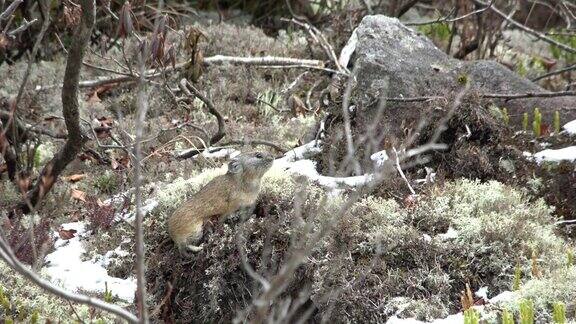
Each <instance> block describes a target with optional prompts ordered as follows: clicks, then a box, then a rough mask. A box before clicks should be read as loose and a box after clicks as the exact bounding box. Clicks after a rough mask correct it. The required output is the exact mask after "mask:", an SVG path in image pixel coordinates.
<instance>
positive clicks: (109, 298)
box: [104, 282, 114, 303]
mask: <svg viewBox="0 0 576 324" xmlns="http://www.w3.org/2000/svg"><path fill="white" fill-rule="evenodd" d="M113 299H114V296H113V295H112V291H111V290H108V282H104V301H105V302H107V303H111V302H112V300H113Z"/></svg>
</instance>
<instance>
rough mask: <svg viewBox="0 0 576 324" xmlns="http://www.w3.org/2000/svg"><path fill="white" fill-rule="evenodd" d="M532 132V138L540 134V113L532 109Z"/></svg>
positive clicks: (536, 109) (538, 110)
mask: <svg viewBox="0 0 576 324" xmlns="http://www.w3.org/2000/svg"><path fill="white" fill-rule="evenodd" d="M532 132H534V136H536V137H540V135H541V134H542V113H541V112H540V109H538V108H534V120H533V121H532Z"/></svg>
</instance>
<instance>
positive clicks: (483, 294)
mask: <svg viewBox="0 0 576 324" xmlns="http://www.w3.org/2000/svg"><path fill="white" fill-rule="evenodd" d="M474 295H476V296H477V297H480V298H482V299H484V300H488V287H486V286H484V287H481V288H480V289H478V290H477V291H476V292H475V293H474Z"/></svg>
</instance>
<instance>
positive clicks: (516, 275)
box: [512, 264, 522, 291]
mask: <svg viewBox="0 0 576 324" xmlns="http://www.w3.org/2000/svg"><path fill="white" fill-rule="evenodd" d="M521 279H522V269H520V264H516V268H514V281H513V282H512V290H513V291H516V290H519V289H520V280H521Z"/></svg>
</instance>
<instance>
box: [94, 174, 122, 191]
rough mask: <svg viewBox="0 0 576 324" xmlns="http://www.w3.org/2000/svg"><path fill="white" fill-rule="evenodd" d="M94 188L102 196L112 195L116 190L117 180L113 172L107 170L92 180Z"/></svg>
mask: <svg viewBox="0 0 576 324" xmlns="http://www.w3.org/2000/svg"><path fill="white" fill-rule="evenodd" d="M94 187H96V189H98V191H100V192H101V193H103V194H111V193H114V191H115V190H116V188H118V178H117V177H116V175H115V174H114V173H113V172H111V171H108V170H107V171H106V172H104V173H103V174H102V175H100V176H98V177H97V178H96V179H94Z"/></svg>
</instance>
